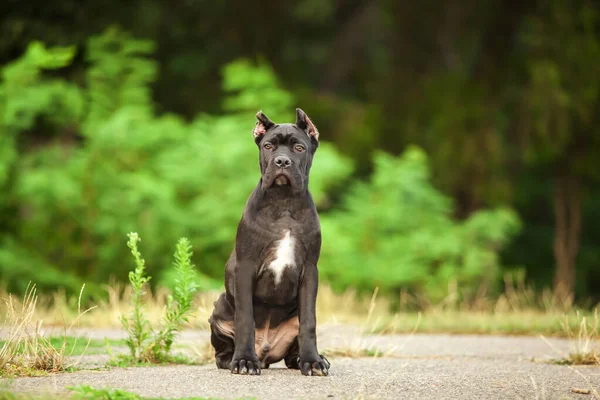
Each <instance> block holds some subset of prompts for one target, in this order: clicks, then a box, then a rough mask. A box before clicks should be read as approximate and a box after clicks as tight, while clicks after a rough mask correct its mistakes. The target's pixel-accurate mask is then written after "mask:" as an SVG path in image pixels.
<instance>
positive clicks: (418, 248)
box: [319, 148, 519, 301]
mask: <svg viewBox="0 0 600 400" xmlns="http://www.w3.org/2000/svg"><path fill="white" fill-rule="evenodd" d="M452 211H453V210H452V202H451V200H450V199H449V198H448V197H446V196H444V195H443V194H442V193H440V192H439V191H438V190H436V189H435V188H434V187H433V186H432V185H431V182H430V176H429V169H428V165H427V158H426V156H425V154H424V153H423V151H421V150H420V149H418V148H410V149H408V150H407V151H406V152H405V153H404V154H403V155H402V156H400V157H397V158H394V157H392V156H390V155H387V154H385V153H376V155H375V171H374V174H373V177H372V178H371V180H370V181H369V182H364V183H356V184H355V185H353V187H352V188H351V190H350V192H349V193H348V195H347V196H346V197H345V198H344V199H343V207H342V210H339V211H335V212H332V213H330V214H327V215H326V216H323V217H322V227H323V242H324V245H323V253H322V257H321V261H320V264H319V265H320V266H321V272H322V274H323V276H324V277H325V278H326V279H327V280H328V281H330V282H331V283H332V284H333V285H334V286H335V287H337V288H339V289H343V288H345V287H346V286H358V287H359V288H361V289H367V290H368V289H370V288H372V287H373V286H379V287H380V288H381V289H382V290H384V291H387V292H390V291H395V292H399V290H400V289H402V288H408V289H411V290H413V291H415V292H417V293H421V294H425V295H426V296H427V298H429V299H431V300H434V301H435V300H440V298H441V297H442V296H444V295H445V293H447V288H448V285H449V284H450V282H452V281H456V283H457V285H458V286H459V287H460V288H461V289H463V288H465V289H468V288H473V289H474V288H477V287H478V286H479V285H481V284H486V285H488V286H490V285H493V284H494V281H495V278H496V277H497V273H498V268H499V257H498V251H499V250H500V249H501V248H502V247H503V246H504V245H505V244H506V243H507V241H508V239H509V238H510V237H511V236H512V235H514V234H515V233H516V232H517V231H518V228H519V220H518V218H517V217H516V215H515V214H514V213H513V212H511V211H509V210H505V209H498V210H492V211H480V212H476V213H474V214H473V215H472V216H471V217H469V218H468V219H467V220H466V221H464V222H457V221H454V220H453V219H452Z"/></svg>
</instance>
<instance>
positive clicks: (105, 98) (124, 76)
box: [0, 30, 352, 292]
mask: <svg viewBox="0 0 600 400" xmlns="http://www.w3.org/2000/svg"><path fill="white" fill-rule="evenodd" d="M152 49H153V45H152V43H149V42H147V41H141V40H137V39H133V38H131V37H130V36H129V35H127V34H125V33H123V32H119V31H116V30H109V31H107V32H106V33H105V34H103V35H102V36H99V37H95V38H92V39H90V40H89V43H88V46H87V49H86V59H87V60H88V61H89V65H90V66H89V69H88V70H87V76H86V87H85V88H82V87H77V86H76V85H73V84H70V83H67V82H65V81H61V80H49V79H48V78H46V77H45V76H44V74H43V69H44V68H49V67H52V68H56V67H61V66H65V65H67V64H68V62H69V60H70V57H72V56H73V49H68V51H67V50H65V49H46V48H45V47H43V46H42V45H39V44H34V45H32V47H31V48H30V50H29V51H28V52H27V54H26V55H25V56H24V58H23V59H21V60H19V61H17V62H15V63H14V64H11V65H9V66H8V67H6V68H5V69H4V71H3V72H4V80H3V82H2V84H1V86H0V88H2V90H0V107H3V108H2V109H1V110H2V111H3V113H2V114H0V118H4V119H3V120H2V121H1V122H2V124H3V126H8V127H9V128H10V132H11V135H12V136H11V137H12V139H11V140H12V142H11V143H10V144H11V146H12V147H10V146H9V147H4V146H2V151H8V152H9V153H10V154H11V156H10V157H8V156H3V157H1V158H0V162H2V163H3V164H2V166H0V172H1V171H8V170H10V171H12V175H11V179H10V180H8V179H7V180H5V181H4V182H5V183H4V187H3V189H4V191H5V192H6V193H8V194H9V197H10V199H11V202H10V204H5V205H1V204H0V213H2V214H5V215H7V216H8V215H14V214H15V210H16V211H18V212H19V213H20V214H21V216H22V218H19V220H18V223H16V224H15V225H14V226H13V227H12V229H11V230H10V231H8V232H7V234H5V235H3V236H2V237H0V277H2V278H3V279H2V280H3V281H7V282H10V285H11V286H12V285H18V283H19V282H27V281H28V280H29V279H31V278H32V276H33V275H36V278H37V277H38V274H44V276H45V278H42V279H36V281H38V282H40V286H41V287H48V286H49V287H50V288H54V287H56V286H61V285H62V284H63V283H66V284H67V285H68V287H69V288H71V289H72V291H73V292H75V291H76V290H77V289H78V288H79V287H80V284H81V280H85V281H88V282H89V281H91V282H97V283H101V282H106V281H107V280H108V278H109V277H110V276H111V275H115V276H116V277H117V279H119V280H121V281H124V280H126V279H127V272H126V271H127V269H126V268H123V261H122V260H123V259H124V258H125V257H126V252H125V249H123V247H122V246H121V240H120V238H121V237H123V235H125V234H126V233H127V232H130V231H133V230H136V229H137V230H139V232H141V233H143V235H144V237H145V238H146V241H145V243H146V245H147V250H146V252H147V254H146V255H147V257H148V259H149V260H152V262H151V263H148V265H147V266H146V268H147V272H148V274H150V275H152V276H155V277H156V278H157V279H156V280H154V281H153V282H154V283H156V282H160V283H162V284H165V285H169V286H170V287H171V288H173V285H174V282H173V275H174V272H173V269H172V268H171V267H168V266H169V264H170V262H169V257H170V243H173V242H175V241H176V240H177V239H178V238H179V237H182V236H186V237H189V239H190V242H192V243H194V246H195V247H196V248H197V249H198V253H197V254H198V255H197V256H196V260H195V261H196V262H197V263H199V264H201V265H202V266H203V271H202V273H199V272H196V276H195V282H196V283H197V284H198V285H199V286H200V288H201V289H213V288H216V287H219V286H220V285H221V283H222V276H223V271H224V264H225V260H226V259H227V256H228V255H229V252H230V251H231V248H232V246H233V241H234V239H235V229H236V225H237V223H238V221H239V219H240V217H241V213H242V210H243V207H244V204H245V202H246V199H247V197H248V195H249V194H250V192H251V191H252V189H253V188H254V187H255V185H256V184H257V182H258V179H259V170H258V167H257V165H258V152H257V149H256V145H255V144H254V141H253V140H252V135H251V129H252V127H253V126H254V122H255V118H254V114H255V113H256V111H257V109H255V108H254V107H257V106H255V104H260V107H262V108H263V109H264V110H265V112H268V114H269V116H271V117H273V118H274V119H275V120H280V121H289V120H292V118H294V107H293V99H292V96H291V95H290V94H289V93H287V92H286V91H284V90H282V89H281V88H280V87H279V85H278V82H277V80H276V78H275V76H274V74H273V72H272V71H271V70H270V69H269V68H268V67H267V66H264V65H258V66H254V65H252V64H250V63H249V62H247V61H237V62H235V63H232V64H231V65H229V66H228V67H227V68H225V70H224V88H225V90H226V91H227V92H228V93H229V94H230V95H229V96H228V98H227V100H226V109H227V110H228V112H227V113H226V114H224V115H221V116H211V115H200V116H198V117H197V118H195V119H194V120H193V121H191V122H189V123H187V122H185V121H183V120H182V119H181V118H179V117H177V116H174V115H162V116H156V115H155V114H154V113H153V104H152V101H151V96H150V86H149V85H150V84H151V83H152V81H153V80H154V78H155V76H156V70H157V68H156V65H155V63H154V61H152V60H151V59H150V58H149V57H148V56H149V55H150V54H151V52H152ZM36 55H37V57H39V58H40V59H38V58H35V57H34V56H36ZM9 89H10V90H9ZM199 90H201V88H199ZM20 92H23V93H22V94H21V93H20ZM9 94H10V96H9ZM13 94H14V96H13ZM263 95H264V96H263ZM30 98H34V99H38V98H40V99H42V100H43V101H42V100H35V101H30V100H29V99H30ZM82 110H85V112H82ZM9 111H10V112H9ZM13 114H15V115H16V114H19V115H25V116H27V118H25V119H23V118H17V117H12V115H13ZM9 117H10V118H9ZM36 120H37V121H42V122H40V123H44V124H45V125H44V126H46V127H49V126H51V127H52V129H50V128H47V129H48V130H49V131H51V132H54V133H53V134H52V136H50V137H47V138H46V137H44V146H35V148H28V149H27V150H26V151H24V152H22V153H19V151H18V150H17V149H18V148H19V147H22V146H17V145H16V144H17V137H18V136H19V135H23V137H28V134H27V133H26V130H27V129H29V128H31V127H32V126H33V125H32V124H33V123H34V121H36ZM50 120H51V121H50ZM44 132H46V131H44ZM7 149H8V150H7ZM319 153H320V154H319V157H318V159H317V161H316V162H315V164H317V165H318V167H317V168H315V169H314V171H315V172H314V174H313V177H312V180H311V186H312V188H313V192H314V196H315V199H316V201H317V202H324V201H326V200H327V199H326V190H327V188H328V187H329V186H330V185H331V184H333V183H335V182H337V181H339V180H340V179H343V178H344V177H346V176H347V175H348V174H349V173H350V172H351V170H352V166H351V164H350V162H349V161H348V160H347V159H346V158H344V157H342V156H341V155H340V154H339V153H338V152H337V151H336V150H335V149H334V148H333V147H331V146H328V145H327V144H326V143H324V144H323V146H322V148H321V149H320V150H319ZM0 175H1V174H0ZM0 184H2V182H0ZM11 207H12V208H11ZM13 209H14V210H13ZM165 266H166V268H165ZM99 287H100V286H99V285H98V286H97V287H95V289H96V292H98V291H99ZM88 288H89V289H90V291H91V292H94V287H93V285H88ZM10 289H12V290H17V289H24V288H14V287H12V288H10Z"/></svg>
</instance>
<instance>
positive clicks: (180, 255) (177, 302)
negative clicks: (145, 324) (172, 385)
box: [152, 238, 197, 359]
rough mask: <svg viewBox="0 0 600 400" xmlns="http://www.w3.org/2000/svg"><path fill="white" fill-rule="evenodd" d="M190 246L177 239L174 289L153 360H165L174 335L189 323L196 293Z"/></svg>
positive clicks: (188, 242) (157, 339)
mask: <svg viewBox="0 0 600 400" xmlns="http://www.w3.org/2000/svg"><path fill="white" fill-rule="evenodd" d="M191 259H192V245H191V244H190V241H189V240H188V239H187V238H181V239H179V242H177V246H176V250H175V287H174V290H173V295H172V296H169V299H168V303H167V309H166V311H165V315H164V318H163V327H162V329H161V330H160V331H159V332H158V334H157V335H156V338H155V339H154V345H153V347H152V350H153V352H154V358H156V359H165V358H166V356H167V355H168V353H169V351H170V350H171V345H172V344H173V340H174V339H175V334H176V333H177V332H178V331H179V330H180V329H181V328H182V327H183V324H185V323H187V322H188V321H189V316H190V314H191V313H192V301H193V300H194V293H196V289H197V287H196V283H195V282H194V279H193V278H194V277H195V273H194V271H195V270H194V265H193V264H192V261H191Z"/></svg>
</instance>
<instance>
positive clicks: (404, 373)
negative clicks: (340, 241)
mask: <svg viewBox="0 0 600 400" xmlns="http://www.w3.org/2000/svg"><path fill="white" fill-rule="evenodd" d="M91 333H92V336H95V337H103V336H108V337H120V336H121V335H122V333H121V332H117V331H92V332H91ZM207 338H208V336H207V333H206V332H195V331H192V332H184V334H183V337H182V342H187V343H199V344H201V343H202V342H203V341H206V340H207ZM319 338H320V339H319V340H320V342H319V343H320V347H321V348H326V347H340V346H341V347H355V348H357V347H370V346H374V347H376V348H378V349H380V350H382V351H384V352H385V353H386V354H387V356H386V357H382V358H340V357H337V358H334V357H332V358H330V361H331V363H332V367H331V370H330V372H331V374H330V376H328V377H304V376H301V375H300V373H299V372H298V371H290V370H287V369H285V366H284V365H283V364H282V363H280V364H276V365H273V366H271V368H270V369H268V370H263V374H262V375H261V376H236V375H232V374H230V373H229V372H228V371H223V370H217V369H216V367H215V366H214V365H205V366H172V367H151V368H127V369H122V368H112V369H110V370H107V371H80V372H76V373H71V374H59V375H54V376H50V377H43V378H20V379H16V380H15V381H14V382H13V384H12V389H13V390H17V391H21V390H23V391H53V392H61V391H63V390H64V388H65V387H66V386H70V385H79V384H86V385H91V386H93V387H98V388H99V387H116V388H121V389H125V390H129V391H132V392H136V393H139V394H141V395H144V396H149V397H170V398H177V397H191V396H204V397H213V398H225V399H234V398H244V397H254V398H257V399H274V400H275V399H277V400H279V399H286V400H288V399H331V398H333V399H359V398H369V399H371V398H372V399H565V398H566V399H570V398H573V399H594V398H598V400H600V397H594V396H595V394H594V393H596V396H597V395H598V394H599V392H600V367H568V366H562V365H555V364H551V363H549V362H548V361H549V360H550V359H553V358H557V357H560V353H561V352H568V351H569V345H568V342H567V341H565V340H559V339H552V340H550V341H549V343H547V342H545V341H543V340H542V339H540V338H538V337H498V336H472V335H414V336H410V335H393V336H366V337H362V338H359V337H358V336H357V335H356V332H355V330H353V329H351V328H348V327H344V328H342V327H325V328H322V329H320V335H319ZM101 361H103V359H102V356H100V358H98V356H96V357H93V356H90V357H89V358H88V359H87V360H86V362H87V363H88V365H92V364H93V363H94V362H101ZM573 388H578V389H586V390H591V394H588V395H581V394H575V393H573V392H572V389H573Z"/></svg>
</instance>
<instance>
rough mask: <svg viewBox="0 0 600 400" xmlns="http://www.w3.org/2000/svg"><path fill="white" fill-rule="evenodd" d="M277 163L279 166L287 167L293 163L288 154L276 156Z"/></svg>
mask: <svg viewBox="0 0 600 400" xmlns="http://www.w3.org/2000/svg"><path fill="white" fill-rule="evenodd" d="M275 165H277V166H278V167H279V168H287V167H289V166H290V165H292V160H290V159H289V158H288V157H286V156H279V157H276V158H275Z"/></svg>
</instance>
